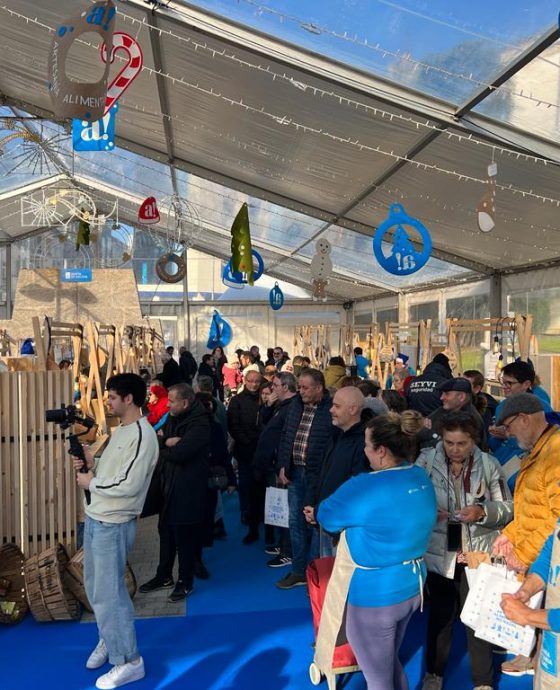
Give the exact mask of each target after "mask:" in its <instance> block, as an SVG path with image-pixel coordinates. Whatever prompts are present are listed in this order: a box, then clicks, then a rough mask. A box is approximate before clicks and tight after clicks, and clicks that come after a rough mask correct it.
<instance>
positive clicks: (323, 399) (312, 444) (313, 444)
mask: <svg viewBox="0 0 560 690" xmlns="http://www.w3.org/2000/svg"><path fill="white" fill-rule="evenodd" d="M331 404H332V400H331V398H330V396H329V394H328V392H327V391H326V390H325V379H324V377H323V374H322V372H320V371H319V370H317V369H305V370H304V371H303V372H302V374H301V376H300V377H299V393H298V395H297V396H296V399H295V400H294V401H293V403H292V404H291V405H290V409H289V411H288V415H287V418H286V423H285V425H284V428H283V430H282V435H281V438H280V445H279V448H278V467H279V468H280V472H279V475H278V480H279V482H280V483H281V484H283V485H285V486H286V485H287V487H288V503H289V508H290V539H291V542H292V572H291V573H289V575H286V577H284V578H282V580H280V581H279V582H277V583H276V584H277V586H278V587H279V588H280V589H291V588H292V587H297V586H298V585H304V584H306V580H305V568H306V566H307V564H308V563H309V561H310V560H311V558H312V554H310V549H309V530H310V529H313V528H310V527H309V526H308V524H307V521H306V520H305V515H304V512H303V510H304V507H305V506H308V505H312V500H311V499H312V497H313V496H314V495H315V492H316V488H317V483H318V480H319V476H320V472H321V465H322V462H323V457H324V451H325V448H326V447H327V444H328V442H329V440H330V439H331V436H332V434H333V425H332V419H331V415H330V412H329V410H330V407H331ZM314 541H315V540H314ZM315 555H318V554H315Z"/></svg>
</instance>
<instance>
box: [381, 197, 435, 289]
mask: <svg viewBox="0 0 560 690" xmlns="http://www.w3.org/2000/svg"><path fill="white" fill-rule="evenodd" d="M395 225H396V226H397V229H396V230H395V232H394V234H393V238H392V240H391V239H389V240H387V243H388V244H392V247H391V253H390V254H389V256H385V254H384V253H383V248H382V242H383V241H384V238H385V235H386V233H387V232H388V231H389V230H390V229H391V228H393V227H394V226H395ZM404 225H410V226H411V227H413V228H414V229H415V230H416V232H418V234H419V235H420V237H421V239H422V246H423V248H422V251H418V250H417V249H416V248H415V247H414V245H413V244H412V242H411V240H410V237H409V236H408V233H407V232H406V230H405V229H404V227H403V226H404ZM373 253H374V255H375V258H376V259H377V261H378V262H379V265H380V266H381V268H383V269H384V270H385V271H387V272H388V273H392V274H393V275H395V276H408V275H410V274H411V273H416V271H419V270H420V269H421V268H422V267H423V266H424V265H425V264H426V262H427V261H428V259H429V258H430V256H431V254H432V238H431V237H430V233H429V232H428V230H427V229H426V227H425V226H424V225H423V224H422V223H421V222H420V221H419V220H418V219H417V218H412V216H409V215H408V214H407V213H406V211H405V210H404V208H403V207H402V206H401V204H392V206H391V208H390V209H389V215H388V217H387V219H386V220H384V221H383V223H381V225H380V226H379V227H378V228H377V231H376V233H375V235H374V236H373Z"/></svg>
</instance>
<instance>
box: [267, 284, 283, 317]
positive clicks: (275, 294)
mask: <svg viewBox="0 0 560 690" xmlns="http://www.w3.org/2000/svg"><path fill="white" fill-rule="evenodd" d="M268 301H269V302H270V306H271V308H272V309H274V311H278V310H279V309H282V307H283V306H284V293H283V292H282V290H281V289H280V286H279V285H278V283H274V287H273V288H272V290H271V291H270V293H269V295H268Z"/></svg>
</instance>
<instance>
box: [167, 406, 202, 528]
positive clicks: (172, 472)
mask: <svg viewBox="0 0 560 690" xmlns="http://www.w3.org/2000/svg"><path fill="white" fill-rule="evenodd" d="M210 433H211V416H210V414H209V413H208V411H207V410H206V409H205V408H204V406H203V405H202V404H201V403H200V402H199V401H198V400H195V401H194V402H193V403H192V405H191V406H190V407H189V409H188V410H187V411H186V412H185V413H184V414H182V415H179V416H178V417H173V416H171V415H169V418H168V420H167V422H166V423H165V424H164V426H163V438H162V439H160V443H161V446H162V448H161V450H160V454H159V462H160V463H161V464H162V467H161V471H162V490H163V508H162V511H161V514H160V519H161V520H162V522H165V523H167V524H198V523H202V521H203V519H204V508H205V501H206V492H207V489H208V473H209V458H210V450H211V444H210ZM173 436H180V437H181V440H180V441H179V442H178V443H177V444H176V445H175V446H173V447H172V448H166V447H165V444H164V442H165V439H167V438H171V437H173Z"/></svg>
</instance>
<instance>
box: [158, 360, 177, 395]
mask: <svg viewBox="0 0 560 690" xmlns="http://www.w3.org/2000/svg"><path fill="white" fill-rule="evenodd" d="M161 382H162V383H163V385H164V386H165V387H166V388H169V387H170V386H174V385H175V384H176V383H181V369H180V368H179V365H178V364H177V362H176V361H175V360H174V359H173V357H171V358H170V359H168V360H167V362H166V363H165V364H164V365H163V370H162V372H161Z"/></svg>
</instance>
